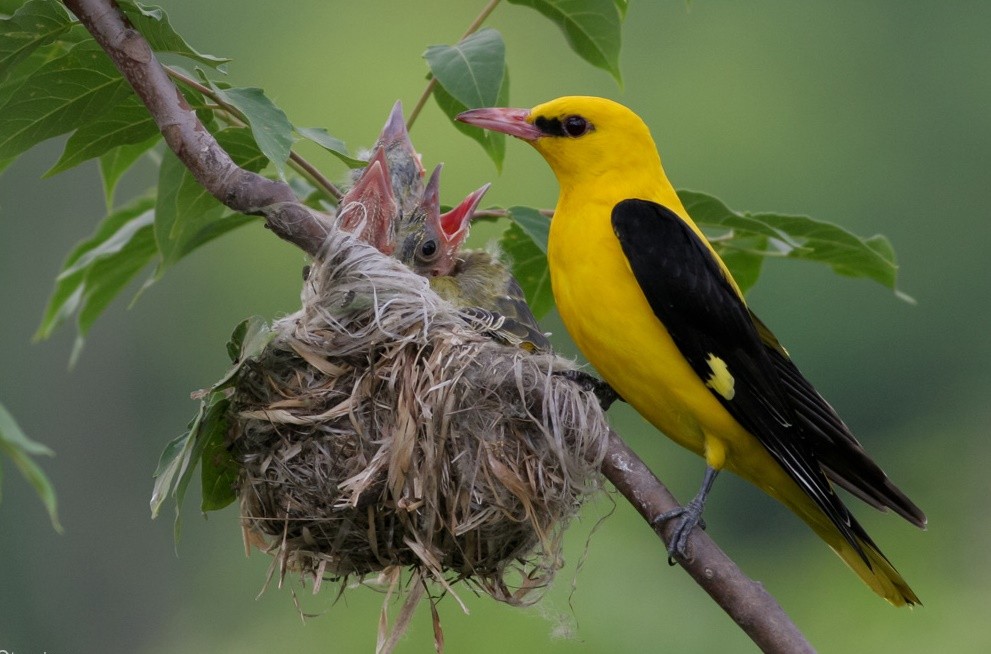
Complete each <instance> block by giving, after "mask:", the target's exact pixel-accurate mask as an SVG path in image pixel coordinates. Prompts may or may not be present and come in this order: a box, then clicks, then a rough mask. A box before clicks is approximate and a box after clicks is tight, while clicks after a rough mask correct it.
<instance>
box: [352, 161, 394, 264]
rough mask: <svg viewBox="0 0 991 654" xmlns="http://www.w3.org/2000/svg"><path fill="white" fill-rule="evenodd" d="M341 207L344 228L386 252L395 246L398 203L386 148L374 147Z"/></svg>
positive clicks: (389, 251) (390, 251)
mask: <svg viewBox="0 0 991 654" xmlns="http://www.w3.org/2000/svg"><path fill="white" fill-rule="evenodd" d="M340 207H341V209H340V211H341V213H340V221H341V223H340V224H341V229H344V230H346V231H349V232H352V233H354V235H355V236H357V237H358V238H360V239H362V240H364V241H365V242H367V243H370V244H371V245H373V246H375V247H376V248H378V249H379V250H380V251H381V252H382V253H384V254H392V251H393V250H394V249H395V239H394V235H393V233H392V231H393V230H392V222H393V216H395V214H396V212H397V211H398V206H397V204H396V197H395V195H393V193H392V181H391V180H390V179H389V164H388V162H386V160H385V150H384V149H383V148H376V149H375V152H374V154H373V155H372V158H371V159H369V160H368V166H367V167H366V168H365V170H364V172H362V174H361V178H359V179H358V181H357V182H355V183H354V186H352V187H351V188H350V189H349V190H348V192H347V193H345V195H344V197H343V198H341V204H340Z"/></svg>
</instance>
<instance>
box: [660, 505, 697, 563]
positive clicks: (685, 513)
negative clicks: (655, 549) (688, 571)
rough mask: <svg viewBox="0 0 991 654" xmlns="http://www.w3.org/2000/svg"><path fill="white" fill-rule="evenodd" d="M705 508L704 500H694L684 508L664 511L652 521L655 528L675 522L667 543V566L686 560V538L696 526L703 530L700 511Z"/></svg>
mask: <svg viewBox="0 0 991 654" xmlns="http://www.w3.org/2000/svg"><path fill="white" fill-rule="evenodd" d="M704 506H705V501H704V499H703V500H702V501H700V500H699V498H698V497H696V498H694V499H693V500H692V501H691V502H689V503H688V504H686V505H685V506H679V507H678V508H677V509H671V510H670V511H665V512H664V513H662V514H661V515H659V516H657V518H655V519H654V522H653V525H654V527H655V528H657V527H659V526H661V525H663V524H664V523H666V522H668V521H670V520H676V521H677V522H676V523H675V525H674V531H673V532H672V534H671V539H670V540H669V541H668V564H670V565H674V564H675V563H677V559H688V558H689V556H688V537H689V536H690V535H691V533H692V529H694V528H695V526H696V525H698V527H699V528H700V529H705V520H703V519H702V509H703V507H704Z"/></svg>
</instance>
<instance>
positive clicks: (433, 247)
mask: <svg viewBox="0 0 991 654" xmlns="http://www.w3.org/2000/svg"><path fill="white" fill-rule="evenodd" d="M436 253H437V241H435V240H433V239H428V240H426V241H424V242H423V245H421V246H420V256H422V257H424V258H427V259H429V258H430V257H432V256H434V254H436Z"/></svg>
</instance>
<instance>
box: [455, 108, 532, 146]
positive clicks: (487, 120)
mask: <svg viewBox="0 0 991 654" xmlns="http://www.w3.org/2000/svg"><path fill="white" fill-rule="evenodd" d="M529 116H530V110H529V109H509V108H504V107H487V108H485V109H469V110H468V111H463V112H461V113H460V114H458V115H457V117H456V119H457V120H460V121H461V122H462V123H467V124H469V125H474V126H475V127H481V128H482V129H490V130H492V131H493V132H502V133H503V134H509V135H510V136H515V137H516V138H518V139H523V140H524V141H536V140H537V139H538V138H540V137H541V136H543V135H544V133H543V132H541V131H540V130H539V129H537V128H536V127H534V126H533V124H531V123H530V122H528V121H527V118H529Z"/></svg>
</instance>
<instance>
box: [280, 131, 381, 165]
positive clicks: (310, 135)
mask: <svg viewBox="0 0 991 654" xmlns="http://www.w3.org/2000/svg"><path fill="white" fill-rule="evenodd" d="M296 133H297V134H299V135H300V136H302V137H303V138H305V139H307V140H308V141H313V142H314V143H316V144H317V145H319V146H320V147H322V148H323V149H324V150H326V151H327V152H330V153H331V154H332V155H334V156H335V157H337V158H338V159H340V160H341V161H343V162H344V165H346V166H347V167H348V168H364V167H365V166H367V165H368V162H367V161H365V160H363V159H358V158H356V157H354V156H352V155H351V153H350V152H349V151H348V148H347V146H346V145H345V144H344V141H342V140H340V139H339V138H337V137H335V136H331V135H330V134H329V133H327V130H325V129H324V128H323V127H297V128H296Z"/></svg>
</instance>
